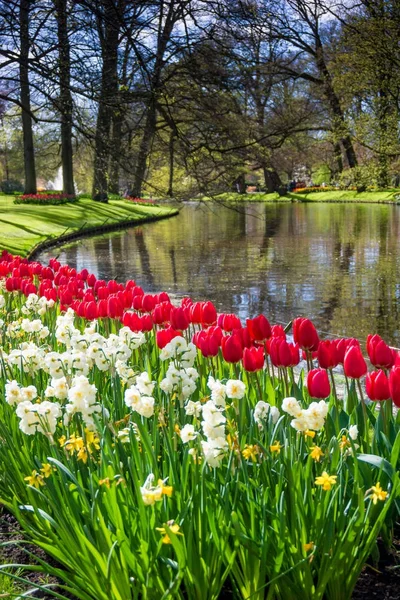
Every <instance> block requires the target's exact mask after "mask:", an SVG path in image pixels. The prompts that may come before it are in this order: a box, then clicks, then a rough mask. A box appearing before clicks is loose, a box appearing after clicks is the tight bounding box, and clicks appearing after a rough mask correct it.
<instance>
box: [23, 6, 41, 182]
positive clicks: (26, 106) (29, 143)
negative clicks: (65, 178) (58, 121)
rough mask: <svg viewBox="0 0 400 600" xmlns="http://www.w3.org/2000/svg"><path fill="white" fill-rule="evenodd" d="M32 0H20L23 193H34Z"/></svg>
mask: <svg viewBox="0 0 400 600" xmlns="http://www.w3.org/2000/svg"><path fill="white" fill-rule="evenodd" d="M31 5H32V0H20V11H19V24H20V44H21V51H20V63H19V64H20V66H19V74H20V81H21V96H20V97H21V105H22V135H23V144H24V170H25V189H24V192H25V194H36V191H37V189H36V169H35V150H34V146H33V131H32V117H31V115H30V112H31V98H30V89H29V63H28V60H29V48H30V41H29V10H30V8H31Z"/></svg>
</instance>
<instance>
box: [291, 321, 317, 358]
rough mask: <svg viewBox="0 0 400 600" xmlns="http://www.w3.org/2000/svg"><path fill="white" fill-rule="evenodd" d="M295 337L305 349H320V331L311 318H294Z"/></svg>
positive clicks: (297, 342)
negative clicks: (318, 331)
mask: <svg viewBox="0 0 400 600" xmlns="http://www.w3.org/2000/svg"><path fill="white" fill-rule="evenodd" d="M293 339H294V341H295V342H296V344H299V346H300V348H303V350H311V351H312V350H318V344H319V337H318V333H317V330H316V329H315V327H314V324H313V323H312V322H311V321H310V319H303V318H302V317H299V318H297V319H294V321H293Z"/></svg>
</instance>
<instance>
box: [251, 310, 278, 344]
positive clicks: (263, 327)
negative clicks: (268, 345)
mask: <svg viewBox="0 0 400 600" xmlns="http://www.w3.org/2000/svg"><path fill="white" fill-rule="evenodd" d="M246 325H247V329H248V330H249V333H250V337H251V339H252V340H253V341H254V342H263V341H265V340H267V339H268V338H270V337H271V335H272V330H271V325H270V324H269V322H268V319H267V318H266V317H264V315H259V316H258V317H255V318H254V319H247V320H246Z"/></svg>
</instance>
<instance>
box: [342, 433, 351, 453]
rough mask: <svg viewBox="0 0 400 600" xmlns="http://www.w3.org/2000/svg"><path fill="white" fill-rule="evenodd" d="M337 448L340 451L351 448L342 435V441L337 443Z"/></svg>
mask: <svg viewBox="0 0 400 600" xmlns="http://www.w3.org/2000/svg"><path fill="white" fill-rule="evenodd" d="M339 448H340V449H341V450H346V448H351V442H350V440H348V439H347V437H346V436H345V435H342V440H341V441H340V442H339Z"/></svg>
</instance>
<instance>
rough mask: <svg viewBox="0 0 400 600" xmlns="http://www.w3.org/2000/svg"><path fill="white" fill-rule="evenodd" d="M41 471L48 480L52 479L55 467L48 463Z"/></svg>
mask: <svg viewBox="0 0 400 600" xmlns="http://www.w3.org/2000/svg"><path fill="white" fill-rule="evenodd" d="M40 471H41V472H42V473H43V476H44V477H46V478H47V477H50V475H51V474H52V472H53V467H52V466H51V465H50V464H49V463H46V464H44V465H43V467H42V468H41V469H40Z"/></svg>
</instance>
